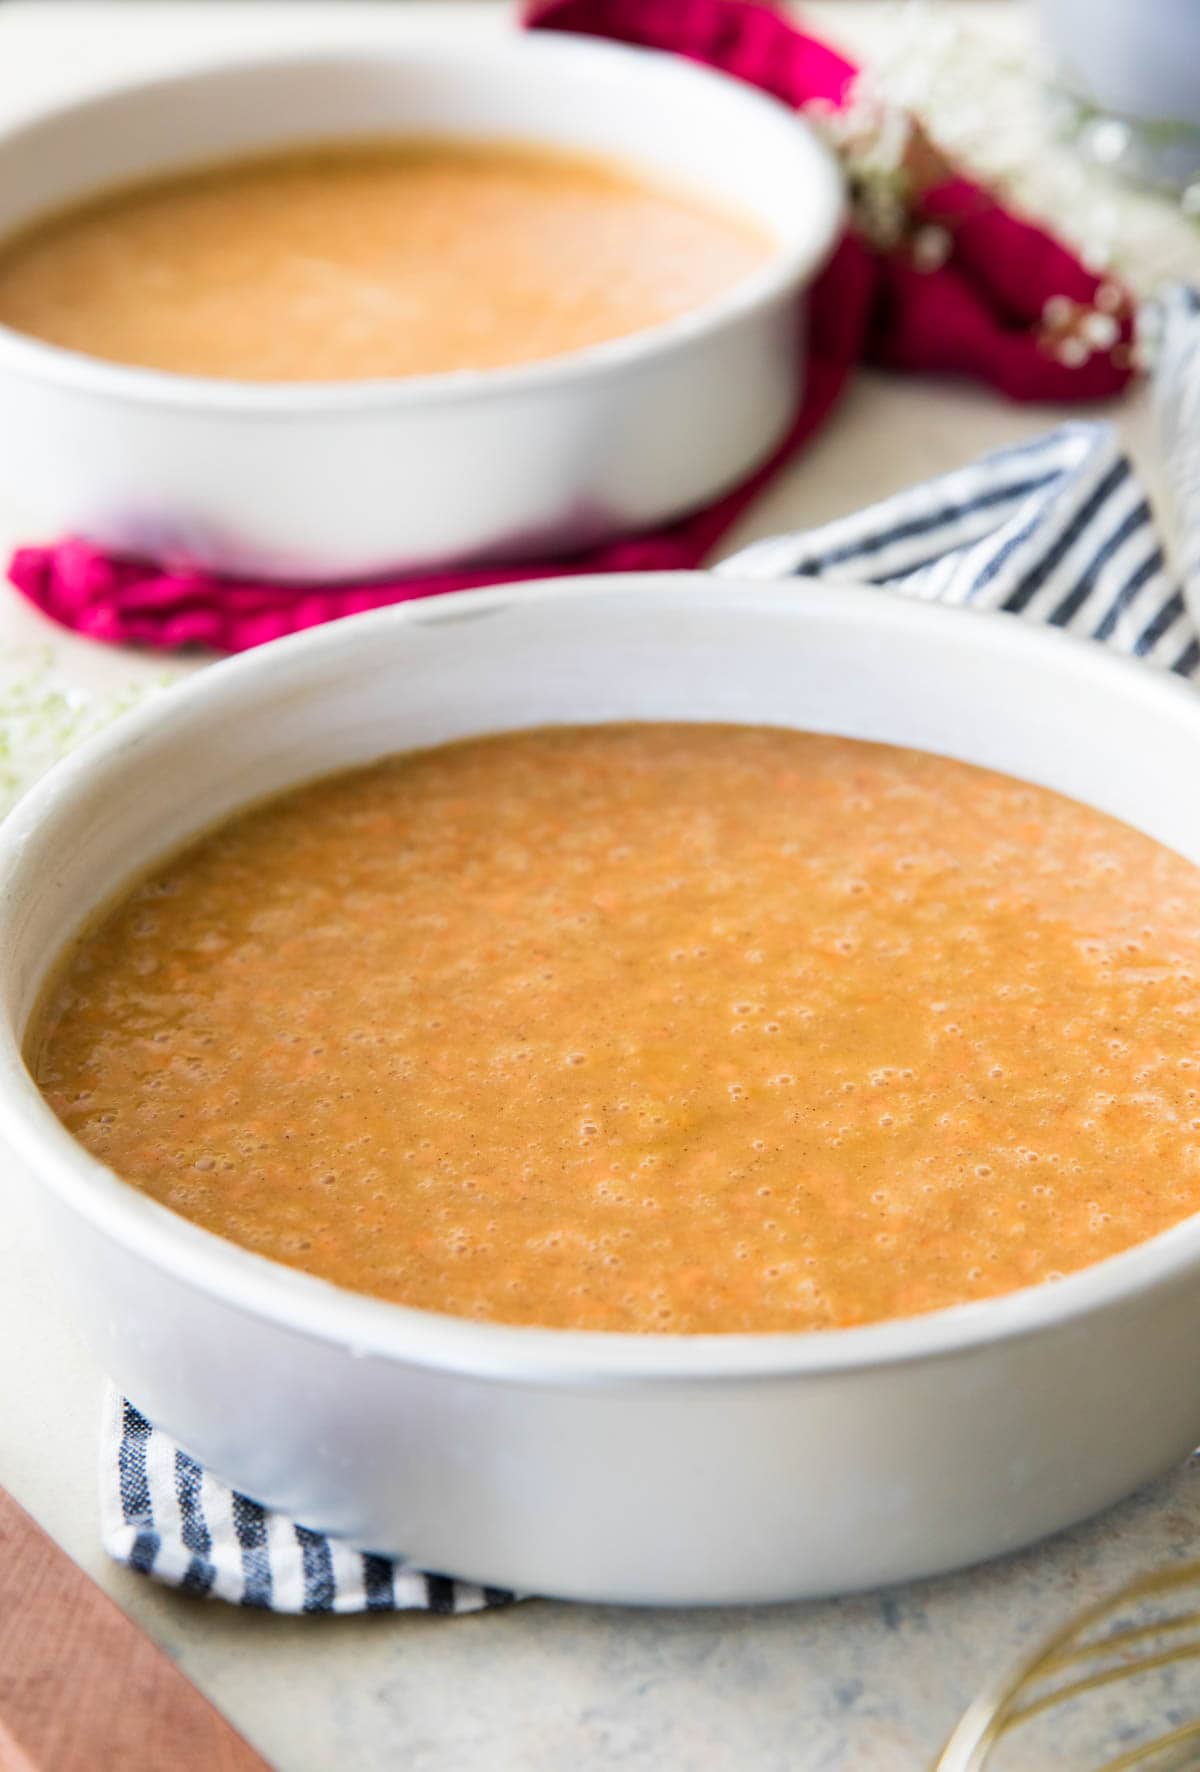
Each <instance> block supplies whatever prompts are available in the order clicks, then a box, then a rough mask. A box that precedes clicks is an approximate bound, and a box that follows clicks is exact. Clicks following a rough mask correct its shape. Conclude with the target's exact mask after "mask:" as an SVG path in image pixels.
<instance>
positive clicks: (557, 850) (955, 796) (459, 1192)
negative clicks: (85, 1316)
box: [31, 724, 1200, 1332]
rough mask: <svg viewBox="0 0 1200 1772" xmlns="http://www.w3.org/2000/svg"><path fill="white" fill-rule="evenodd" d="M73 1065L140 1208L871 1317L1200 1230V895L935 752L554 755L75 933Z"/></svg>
mask: <svg viewBox="0 0 1200 1772" xmlns="http://www.w3.org/2000/svg"><path fill="white" fill-rule="evenodd" d="M31 1062H32V1064H33V1067H34V1069H35V1073H36V1076H37V1078H38V1080H39V1082H40V1084H41V1086H42V1088H43V1089H44V1091H45V1093H46V1095H47V1096H48V1098H49V1100H50V1102H51V1103H52V1104H53V1107H54V1109H55V1111H56V1112H57V1113H58V1114H59V1116H60V1117H61V1118H62V1120H63V1121H64V1123H65V1124H66V1125H67V1126H68V1127H69V1128H70V1130H71V1131H72V1132H73V1133H74V1134H75V1135H76V1137H77V1138H79V1139H80V1140H81V1141H82V1142H83V1144H84V1145H86V1147H87V1148H88V1150H90V1151H92V1152H94V1153H95V1155H96V1156H97V1157H99V1158H100V1159H102V1160H103V1161H104V1162H105V1163H107V1164H110V1165H111V1166H112V1167H113V1168H114V1169H116V1170H117V1171H118V1172H119V1173H120V1174H122V1175H123V1176H125V1177H127V1178H128V1179H129V1180H130V1181H131V1182H133V1183H134V1184H135V1185H136V1186H138V1187H139V1188H143V1189H145V1190H146V1192H148V1193H149V1194H151V1195H153V1196H154V1198H155V1199H157V1200H160V1201H162V1202H164V1203H165V1204H166V1205H168V1206H170V1207H172V1208H174V1209H175V1210H176V1211H177V1212H181V1213H183V1214H185V1215H186V1216H187V1217H188V1218H191V1219H193V1220H195V1222H196V1223H197V1224H201V1225H204V1226H206V1227H207V1228H208V1229H210V1230H213V1231H216V1232H217V1233H219V1234H220V1235H222V1236H224V1237H229V1238H232V1239H233V1240H234V1241H235V1242H237V1243H241V1244H243V1245H245V1246H246V1247H247V1248H250V1249H254V1250H257V1251H260V1252H261V1253H262V1254H264V1255H269V1256H272V1257H274V1258H275V1259H276V1260H278V1261H282V1262H286V1263H288V1264H290V1265H291V1266H293V1267H298V1268H303V1269H305V1270H306V1271H307V1272H309V1273H313V1274H320V1275H323V1276H325V1277H326V1278H328V1279H330V1280H334V1281H337V1282H339V1283H340V1284H342V1285H344V1286H349V1287H354V1288H357V1289H361V1290H363V1291H366V1292H371V1293H377V1294H379V1295H380V1296H382V1297H384V1298H389V1299H397V1300H401V1301H403V1302H405V1303H409V1304H414V1305H421V1306H425V1307H428V1308H431V1309H434V1310H440V1311H447V1312H452V1313H454V1314H456V1315H461V1316H469V1317H484V1318H492V1319H497V1320H499V1321H503V1322H511V1323H541V1324H552V1325H560V1326H568V1327H580V1328H590V1329H609V1330H638V1331H647V1330H678V1331H687V1332H699V1331H732V1330H787V1329H810V1328H819V1327H825V1326H831V1325H844V1324H853V1323H864V1322H870V1321H872V1320H874V1319H877V1318H882V1317H891V1316H897V1315H902V1314H907V1313H910V1312H916V1311H925V1310H930V1309H932V1308H933V1307H935V1306H938V1305H945V1304H950V1303H953V1302H955V1301H957V1300H962V1299H972V1298H985V1297H988V1296H990V1295H991V1294H994V1293H999V1292H1004V1291H1006V1290H1008V1289H1010V1288H1013V1287H1018V1286H1024V1285H1027V1284H1029V1283H1030V1282H1033V1281H1038V1280H1044V1279H1047V1278H1051V1277H1053V1276H1055V1275H1057V1274H1061V1273H1064V1272H1067V1271H1069V1270H1071V1269H1074V1268H1079V1267H1081V1266H1083V1265H1085V1264H1086V1263H1089V1262H1093V1261H1096V1260H1098V1259H1099V1258H1100V1257H1102V1256H1106V1255H1110V1254H1112V1253H1114V1252H1115V1251H1117V1250H1120V1249H1125V1248H1127V1247H1128V1246H1129V1245H1130V1244H1133V1243H1137V1242H1139V1241H1140V1240H1142V1239H1144V1238H1146V1237H1148V1236H1150V1235H1152V1234H1153V1233H1154V1232H1156V1231H1159V1230H1161V1229H1163V1228H1164V1227H1166V1226H1167V1225H1170V1224H1173V1223H1175V1222H1176V1221H1177V1220H1179V1219H1181V1218H1183V1217H1184V1216H1186V1215H1187V1214H1189V1213H1191V1212H1193V1211H1194V1210H1196V1208H1197V1206H1198V1205H1200V875H1198V873H1197V870H1196V869H1195V868H1194V867H1193V866H1192V865H1191V864H1190V863H1187V862H1185V861H1183V860H1182V859H1180V858H1179V857H1178V856H1177V855H1175V854H1173V853H1171V852H1170V851H1168V850H1166V849H1164V848H1162V847H1161V846H1160V845H1158V844H1156V843H1154V842H1153V841H1151V840H1150V839H1149V838H1147V837H1144V836H1141V835H1139V834H1138V833H1137V832H1135V831H1133V830H1131V829H1129V828H1128V827H1127V826H1125V825H1122V824H1119V823H1117V822H1116V821H1114V820H1113V819H1110V818H1107V817H1104V816H1102V815H1100V814H1099V813H1096V812H1093V811H1090V810H1088V809H1087V808H1085V807H1083V806H1081V805H1078V804H1076V803H1075V802H1073V801H1070V800H1067V799H1064V798H1061V797H1060V796H1058V795H1056V794H1052V793H1049V792H1046V791H1045V790H1043V789H1040V788H1036V787H1030V786H1026V785H1024V784H1022V783H1020V782H1017V781H1013V780H1011V779H1009V778H1008V777H1006V776H1002V775H997V774H992V773H989V772H987V771H984V770H980V769H975V768H971V767H969V766H967V765H964V764H960V763H955V762H950V761H947V760H945V759H943V758H938V757H934V756H929V755H926V754H924V753H921V752H917V751H911V750H901V749H896V748H893V747H890V746H885V745H873V744H863V743H858V742H856V741H851V740H845V739H837V738H827V737H817V736H813V735H811V734H806V733H800V732H792V731H787V730H779V729H772V728H765V727H763V728H758V727H740V726H720V725H683V724H663V725H639V724H631V725H611V726H599V727H577V728H569V727H567V728H556V729H547V730H541V731H535V732H525V733H516V734H510V735H507V736H500V737H493V738H486V739H482V740H478V741H471V742H467V743H462V744H457V745H450V746H446V747H442V748H439V749H436V750H431V751H427V752H421V753H416V754H413V755H410V756H401V757H396V758H392V759H390V760H388V761H386V762H383V763H380V764H378V765H376V766H374V767H372V768H369V769H366V770H362V771H359V772H355V773H352V774H349V775H342V776H338V777H335V778H332V779H329V780H326V781H321V782H318V783H316V784H315V785H313V786H309V787H306V788H304V789H302V790H300V791H298V792H294V793H291V794H289V795H287V796H286V797H284V798H282V799H280V800H278V801H275V802H272V803H271V804H269V805H267V806H265V807H261V808H258V809H256V810H253V811H250V812H248V813H246V814H244V815H242V816H241V817H240V818H238V819H237V820H235V821H234V822H233V823H231V824H229V825H227V826H225V827H224V828H223V829H221V830H219V831H218V832H217V833H216V834H214V835H212V836H209V837H207V838H206V839H204V840H203V841H202V842H200V843H199V844H197V845H196V846H194V847H192V848H190V849H189V850H188V851H187V852H186V853H185V854H183V855H181V856H180V857H178V858H177V859H175V860H173V861H171V862H170V863H169V864H168V865H166V866H165V867H163V868H162V869H160V870H159V871H158V872H156V873H155V874H154V876H153V877H152V878H151V879H149V880H147V881H146V882H145V883H144V884H143V885H141V886H140V887H138V888H137V890H136V891H134V892H133V894H132V896H131V897H128V898H127V899H126V900H125V901H124V902H123V903H122V904H121V905H120V906H119V907H118V908H117V909H116V910H115V911H113V912H112V913H111V914H110V915H108V917H107V918H106V920H105V921H103V922H102V923H101V924H100V926H99V927H98V928H96V929H95V930H94V931H93V932H91V933H89V934H87V935H86V936H85V937H84V938H83V939H82V940H81V942H80V944H79V945H78V946H77V948H76V949H75V950H73V952H72V953H71V955H70V956H69V957H68V959H67V961H66V962H65V963H64V970H63V972H62V974H61V977H60V979H59V982H58V983H57V984H56V985H55V986H54V987H53V989H52V991H51V993H50V995H49V997H48V999H47V1003H46V1006H45V1010H44V1013H43V1017H42V1021H41V1025H40V1028H39V1030H38V1032H37V1035H36V1038H35V1041H34V1043H33V1044H32V1046H31Z"/></svg>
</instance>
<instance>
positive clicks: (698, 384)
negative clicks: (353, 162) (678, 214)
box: [0, 32, 842, 580]
mask: <svg viewBox="0 0 1200 1772" xmlns="http://www.w3.org/2000/svg"><path fill="white" fill-rule="evenodd" d="M388 131H391V132H397V131H399V132H405V131H412V132H415V133H421V134H438V133H442V134H452V135H457V136H463V135H467V136H478V137H484V138H496V137H504V136H508V137H520V138H523V139H527V140H539V141H544V142H547V143H551V144H561V145H565V146H567V147H570V148H573V149H581V150H586V151H590V152H597V153H601V154H609V155H616V156H619V157H621V158H623V159H626V160H629V161H632V162H634V163H637V164H641V165H644V166H645V167H646V168H647V169H649V170H650V171H651V172H652V173H654V174H656V175H658V176H661V177H665V178H666V179H667V180H674V181H676V182H677V183H678V184H679V185H680V186H682V187H687V188H691V189H694V190H697V191H699V192H701V193H707V194H709V195H710V196H711V197H712V198H714V199H716V200H717V201H719V202H721V203H723V204H729V205H732V206H733V207H734V208H735V209H737V210H739V211H741V212H743V213H744V214H746V215H747V216H749V217H751V218H752V219H755V220H757V221H759V222H761V223H762V224H763V225H764V226H765V227H766V228H767V229H768V230H769V231H770V232H771V234H772V235H773V237H774V238H775V239H776V240H777V241H778V247H777V250H776V251H775V252H774V254H773V255H772V256H771V257H770V258H769V260H768V261H767V263H766V264H765V265H764V266H763V267H762V268H761V269H760V270H759V271H757V272H755V273H754V274H753V275H751V276H750V277H748V278H747V279H745V280H744V281H743V282H742V283H740V284H739V285H738V286H736V287H735V288H734V289H733V290H731V291H730V292H729V293H728V294H727V295H725V296H723V297H721V298H719V299H718V300H716V301H713V302H710V303H708V304H707V305H705V306H703V307H701V308H698V309H696V310H695V311H693V312H691V313H687V314H684V315H682V316H680V317H679V318H678V319H676V320H674V321H671V322H670V323H668V324H666V325H663V326H659V327H655V328H652V329H649V330H647V331H645V332H642V333H638V334H634V335H631V336H629V337H626V338H621V339H616V340H613V341H611V342H609V343H607V344H603V345H599V346H595V347H593V348H591V349H588V350H584V351H577V352H573V353H570V354H569V355H565V356H562V357H559V358H554V359H549V360H547V361H544V362H540V363H534V364H528V365H524V366H520V367H516V368H513V369H499V370H489V371H485V372H470V371H464V372H461V373H454V374H441V375H432V376H421V377H413V378H408V379H405V380H390V381H387V380H380V381H361V382H346V383H326V384H319V383H310V384H307V385H297V384H294V383H293V384H280V383H275V384H271V383H262V382H258V383H255V382H230V381H218V380H214V379H203V378H192V377H184V376H175V375H166V374H160V373H157V372H153V371H147V370H138V369H132V368H128V367H122V366H120V365H114V364H110V363H103V362H101V361H99V360H98V359H95V358H90V357H86V356H81V355H79V354H78V353H75V352H70V351H63V350H59V349H57V348H55V347H52V346H49V345H45V344H41V343H38V342H37V341H35V340H33V339H30V338H28V337H26V336H23V335H21V334H18V333H16V332H14V331H12V330H11V329H8V328H4V327H0V413H3V418H4V422H3V425H0V480H2V481H3V484H4V488H5V498H6V500H7V501H8V503H9V504H10V505H12V506H13V507H14V508H16V509H17V510H18V511H20V512H21V513H22V514H23V516H24V518H25V520H26V522H27V523H28V525H29V526H30V534H31V537H33V536H36V535H40V534H43V533H44V534H54V533H65V532H73V533H77V534H82V535H85V536H87V537H89V538H90V539H93V540H95V541H98V542H100V543H103V544H105V545H107V546H109V547H112V548H117V549H123V550H126V551H131V552H135V553H139V554H144V555H149V556H151V557H154V558H158V559H166V560H169V561H175V560H183V561H189V562H194V563H196V564H197V565H200V566H204V567H207V568H211V569H214V570H218V571H223V572H228V573H242V574H251V575H259V576H270V577H275V578H285V579H296V580H317V579H322V578H354V577H360V576H366V575H370V574H374V573H379V572H383V571H386V570H390V569H394V568H412V567H431V566H440V565H447V564H449V563H451V562H460V561H464V560H469V559H471V558H475V557H480V556H487V557H488V558H490V559H503V558H514V557H520V558H526V559H528V558H531V557H535V556H537V555H539V554H546V553H548V552H550V551H554V550H564V549H568V548H574V547H581V546H583V545H585V544H588V543H592V542H595V541H598V540H601V539H603V538H606V537H609V536H613V535H616V534H619V533H622V532H626V531H630V530H635V529H639V528H643V527H645V526H647V525H650V524H654V523H658V522H660V521H663V520H665V519H667V518H670V517H674V516H677V515H679V514H680V513H682V512H684V511H686V510H687V509H689V508H690V507H693V506H696V505H698V504H701V503H703V502H704V501H706V500H707V499H709V498H711V497H712V496H713V495H714V494H716V493H718V492H720V491H721V490H723V489H724V488H726V487H728V486H730V485H732V484H734V483H735V482H736V481H738V480H739V479H740V478H741V477H742V476H743V475H744V474H745V473H746V472H747V471H748V470H749V469H750V468H751V467H752V466H754V465H755V464H756V463H757V462H759V461H760V460H762V459H763V458H764V457H765V456H766V455H767V454H768V453H769V452H770V450H771V448H772V446H773V445H774V444H775V443H776V442H778V440H779V438H780V437H781V435H782V433H783V431H784V430H785V429H786V426H787V423H788V420H789V418H790V416H791V415H792V413H793V412H794V411H795V408H796V405H797V403H798V399H799V395H800V390H801V383H802V364H803V350H804V342H803V295H802V291H803V289H804V287H805V286H806V284H807V283H808V282H809V281H810V280H811V279H812V277H813V276H814V275H815V273H816V271H817V270H818V268H819V267H820V265H821V264H822V263H823V261H824V259H825V257H826V256H827V254H828V252H829V249H830V247H831V245H832V242H833V240H834V237H835V235H836V232H837V229H838V226H839V223H840V218H841V212H842V210H841V187H840V182H839V177H838V173H837V170H836V167H835V165H834V163H833V161H832V159H831V157H830V156H829V155H828V154H827V152H826V151H825V150H824V149H823V148H822V147H821V146H820V145H819V144H818V142H817V140H816V138H815V137H814V136H813V134H812V133H811V131H810V130H809V129H808V128H807V126H806V125H805V124H804V123H803V122H801V121H800V120H799V119H798V118H797V117H796V116H795V115H794V113H792V112H791V111H789V110H787V109H786V108H785V107H784V106H783V105H781V104H779V103H777V102H776V101H775V100H773V99H770V98H767V97H765V96H763V94H761V93H759V92H757V91H755V90H754V89H752V88H751V87H749V86H746V85H744V84H742V83H740V82H738V81H735V80H732V79H728V78H726V77H725V76H723V75H720V74H716V73H711V72H709V71H707V70H705V69H703V68H700V67H697V66H695V65H693V64H691V63H689V62H686V61H684V60H682V59H680V58H678V57H673V56H666V55H657V54H652V53H650V52H648V51H644V50H637V49H630V48H625V47H622V46H617V45H613V44H607V43H602V42H598V41H595V40H593V39H586V38H580V37H566V36H555V35H551V34H547V35H544V36H540V35H536V34H534V35H521V34H519V33H516V32H514V33H512V34H511V35H501V36H499V37H498V38H497V39H496V40H495V41H487V42H482V41H481V42H479V43H477V44H474V45H470V46H464V45H462V43H461V42H460V41H453V42H447V43H444V44H442V43H437V42H432V43H431V42H429V41H426V40H422V41H421V42H419V43H414V44H413V46H412V47H409V48H403V49H397V48H396V47H394V46H387V47H382V46H376V47H373V48H372V47H369V46H368V47H362V48H359V49H354V50H351V49H347V50H345V51H341V52H329V53H324V54H320V55H308V56H304V57H296V58H278V57H276V58H270V59H259V60H255V61H246V60H238V61H229V62H225V63H222V64H220V65H217V66H213V67H210V68H208V69H205V70H202V71H199V72H194V73H189V74H185V75H181V76H177V77H170V78H165V79H157V80H152V81H148V82H144V83H141V84H138V85H134V86H128V87H124V88H121V89H119V90H116V91H114V92H111V93H108V94H105V95H103V96H101V97H98V98H93V99H90V100H88V101H86V102H84V103H81V104H75V105H71V106H69V107H66V108H64V109H60V110H57V111H54V112H52V113H51V114H49V115H47V116H45V117H42V118H41V119H39V120H37V121H35V122H33V123H28V124H25V125H24V126H22V127H20V128H17V129H14V130H10V131H8V132H6V133H4V134H0V239H2V238H3V236H4V235H6V234H8V233H10V232H11V231H12V230H14V229H16V228H18V227H19V226H20V225H21V224H22V223H23V222H25V221H27V220H29V219H30V218H32V217H34V216H36V215H37V214H38V213H40V212H42V211H45V210H47V209H53V208H55V207H57V206H61V205H63V204H65V203H67V202H70V201H72V200H73V199H76V198H79V197H81V196H84V195H86V194H88V193H89V192H92V191H96V190H101V189H103V188H105V187H107V186H111V185H113V184H117V183H120V182H122V181H125V180H129V179H131V178H136V177H139V176H142V175H146V174H151V173H154V172H156V171H161V170H166V169H170V168H174V167H179V166H186V165H191V164H196V163H203V162H208V161H212V160H216V159H220V158H223V157H228V156H231V155H238V154H245V153H249V152H253V151H255V150H264V149H269V148H270V147H272V146H275V145H279V144H282V143H285V142H288V141H295V140H297V139H310V140H311V139H314V138H319V137H329V136H354V135H378V134H380V133H381V132H388ZM479 274H480V277H481V278H486V276H487V266H486V264H481V265H480V267H479Z"/></svg>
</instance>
